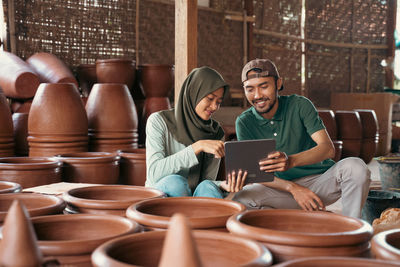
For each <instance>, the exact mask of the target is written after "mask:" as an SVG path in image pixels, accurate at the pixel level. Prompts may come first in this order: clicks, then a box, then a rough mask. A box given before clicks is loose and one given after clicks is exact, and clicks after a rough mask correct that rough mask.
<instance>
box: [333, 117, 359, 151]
mask: <svg viewBox="0 0 400 267" xmlns="http://www.w3.org/2000/svg"><path fill="white" fill-rule="evenodd" d="M335 116H336V124H337V127H338V139H339V140H341V141H343V148H342V158H347V157H359V156H360V152H361V143H362V125H361V119H360V115H359V114H358V112H357V111H346V110H338V111H336V113H335Z"/></svg>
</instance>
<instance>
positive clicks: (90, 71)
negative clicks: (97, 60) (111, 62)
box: [76, 64, 97, 97]
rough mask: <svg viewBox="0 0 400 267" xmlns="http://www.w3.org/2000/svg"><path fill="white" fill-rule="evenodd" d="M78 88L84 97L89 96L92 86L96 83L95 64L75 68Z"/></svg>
mask: <svg viewBox="0 0 400 267" xmlns="http://www.w3.org/2000/svg"><path fill="white" fill-rule="evenodd" d="M76 72H77V76H78V81H79V87H80V88H81V90H82V93H83V94H84V96H86V97H87V96H88V95H89V94H90V90H92V86H93V85H94V84H95V83H96V82H97V76H96V64H81V65H79V66H78V67H77V68H76Z"/></svg>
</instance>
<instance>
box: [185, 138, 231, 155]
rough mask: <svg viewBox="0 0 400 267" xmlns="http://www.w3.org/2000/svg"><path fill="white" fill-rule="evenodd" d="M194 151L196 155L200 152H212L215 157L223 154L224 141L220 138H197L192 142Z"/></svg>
mask: <svg viewBox="0 0 400 267" xmlns="http://www.w3.org/2000/svg"><path fill="white" fill-rule="evenodd" d="M192 148H193V150H194V153H195V154H196V155H198V154H199V153H200V152H205V153H209V154H213V155H214V156H215V157H216V158H222V157H224V156H225V148H224V142H222V141H221V140H199V141H197V142H196V143H193V144H192Z"/></svg>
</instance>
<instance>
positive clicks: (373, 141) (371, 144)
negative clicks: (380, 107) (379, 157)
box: [355, 109, 379, 164]
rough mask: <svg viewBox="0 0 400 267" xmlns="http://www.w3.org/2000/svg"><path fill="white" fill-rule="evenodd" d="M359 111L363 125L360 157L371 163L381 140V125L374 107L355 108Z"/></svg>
mask: <svg viewBox="0 0 400 267" xmlns="http://www.w3.org/2000/svg"><path fill="white" fill-rule="evenodd" d="M355 111H357V112H358V114H359V115H360V119H361V125H362V141H361V151H360V158H362V159H363V160H364V161H365V163H367V164H368V163H369V162H370V161H371V160H372V158H373V157H374V156H375V154H376V151H377V149H378V142H379V128H378V127H379V126H378V120H377V118H376V113H375V111H374V110H373V109H355Z"/></svg>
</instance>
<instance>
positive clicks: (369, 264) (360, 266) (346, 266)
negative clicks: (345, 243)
mask: <svg viewBox="0 0 400 267" xmlns="http://www.w3.org/2000/svg"><path fill="white" fill-rule="evenodd" d="M310 266H324V267H337V266H341V267H376V266H380V267H395V266H399V264H398V263H396V262H390V261H382V260H374V259H363V258H354V257H309V258H301V259H296V260H290V261H286V262H282V263H280V264H276V265H274V267H310Z"/></svg>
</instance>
